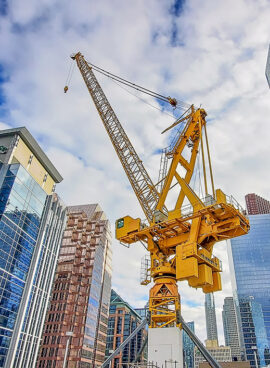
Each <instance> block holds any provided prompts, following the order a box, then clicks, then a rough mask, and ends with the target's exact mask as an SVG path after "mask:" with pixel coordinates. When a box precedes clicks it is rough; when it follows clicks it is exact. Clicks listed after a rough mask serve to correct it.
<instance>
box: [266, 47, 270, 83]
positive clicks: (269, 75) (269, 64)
mask: <svg viewBox="0 0 270 368" xmlns="http://www.w3.org/2000/svg"><path fill="white" fill-rule="evenodd" d="M265 76H266V79H267V82H268V86H269V88H270V45H269V49H268V57H267V61H266V68H265Z"/></svg>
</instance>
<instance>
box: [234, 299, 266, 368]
mask: <svg viewBox="0 0 270 368" xmlns="http://www.w3.org/2000/svg"><path fill="white" fill-rule="evenodd" d="M239 309H240V315H241V321H242V329H243V335H244V343H245V347H246V358H247V359H248V360H249V361H250V364H251V366H252V367H255V368H257V367H265V366H266V365H269V364H270V359H269V345H268V340H267V335H266V330H265V325H264V318H263V313H262V306H261V304H260V303H257V302H256V301H255V299H254V297H252V296H249V297H240V298H239Z"/></svg>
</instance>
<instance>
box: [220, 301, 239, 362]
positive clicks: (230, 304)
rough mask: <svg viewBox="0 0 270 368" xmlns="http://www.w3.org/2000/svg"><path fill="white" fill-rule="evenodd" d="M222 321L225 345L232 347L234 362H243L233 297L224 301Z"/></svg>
mask: <svg viewBox="0 0 270 368" xmlns="http://www.w3.org/2000/svg"><path fill="white" fill-rule="evenodd" d="M222 320H223V330H224V337H225V345H226V346H230V348H231V351H232V360H233V361H236V360H242V354H241V338H240V328H239V325H238V323H239V322H238V319H237V314H236V309H235V305H234V301H233V297H227V298H225V299H224V304H223V311H222Z"/></svg>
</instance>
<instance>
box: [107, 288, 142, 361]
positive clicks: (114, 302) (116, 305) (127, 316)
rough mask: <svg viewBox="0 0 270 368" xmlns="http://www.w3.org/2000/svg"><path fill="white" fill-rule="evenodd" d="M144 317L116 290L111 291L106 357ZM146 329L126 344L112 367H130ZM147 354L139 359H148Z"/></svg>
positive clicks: (140, 345)
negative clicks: (129, 364)
mask: <svg viewBox="0 0 270 368" xmlns="http://www.w3.org/2000/svg"><path fill="white" fill-rule="evenodd" d="M141 321H142V317H141V316H140V315H139V314H137V312H135V310H134V309H133V308H132V307H131V306H130V305H129V304H128V303H127V302H126V301H124V300H123V299H122V298H121V297H120V295H118V294H117V293H116V292H115V291H114V290H112V291H111V304H110V316H109V324H108V335H107V345H106V358H107V357H109V356H110V355H111V353H112V352H113V351H114V350H115V349H116V348H118V346H119V345H120V344H122V342H123V341H124V340H125V339H126V338H127V337H128V336H129V335H130V334H131V332H133V331H134V330H135V329H136V328H137V327H138V326H139V324H140V323H141ZM146 334H147V332H146V329H143V330H141V331H139V332H138V333H137V335H136V336H135V337H134V338H133V339H132V340H131V342H130V343H129V344H127V345H126V346H125V348H124V349H123V351H122V352H120V353H119V354H118V355H117V356H116V357H115V358H114V359H113V360H112V361H111V368H118V364H120V365H119V366H121V367H125V364H126V365H127V367H128V363H132V362H133V361H134V360H135V358H136V356H137V354H138V353H139V350H140V348H141V347H142V344H143V342H144V339H145V338H146ZM146 358H147V357H146V355H145V354H142V356H141V357H140V359H139V361H140V362H141V361H144V360H146Z"/></svg>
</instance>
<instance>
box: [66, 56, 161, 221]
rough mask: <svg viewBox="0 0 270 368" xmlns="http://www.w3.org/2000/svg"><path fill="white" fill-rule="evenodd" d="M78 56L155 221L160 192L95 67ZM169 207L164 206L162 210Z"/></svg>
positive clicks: (130, 176) (136, 189)
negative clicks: (110, 101)
mask: <svg viewBox="0 0 270 368" xmlns="http://www.w3.org/2000/svg"><path fill="white" fill-rule="evenodd" d="M72 58H73V59H75V60H76V62H77V65H78V67H79V70H80V72H81V74H82V76H83V79H84V81H85V84H86V86H87V88H88V91H89V93H90V95H91V97H92V99H93V101H94V103H95V106H96V108H97V111H98V113H99V115H100V117H101V120H102V122H103V124H104V126H105V129H106V130H107V133H108V135H109V137H110V139H111V142H112V144H113V146H114V148H115V151H116V153H117V155H118V157H119V159H120V161H121V163H122V166H123V168H124V170H125V172H126V175H127V177H128V179H129V181H130V184H131V186H132V188H133V190H134V192H135V194H136V196H137V198H138V200H139V202H140V205H141V207H142V210H143V212H144V213H145V216H146V218H147V220H148V222H149V223H152V221H153V217H154V211H155V208H156V205H157V203H158V201H159V195H158V192H157V190H156V188H155V186H154V184H153V182H152V180H151V178H150V177H149V175H148V173H147V171H146V169H145V167H144V165H143V163H142V160H141V159H140V157H139V156H138V154H137V153H136V151H135V149H134V147H133V145H132V144H131V142H130V140H129V138H128V136H127V134H126V132H125V131H124V129H123V127H122V125H121V123H120V121H119V120H118V118H117V116H116V114H115V112H114V111H113V109H112V107H111V105H110V103H109V101H108V99H107V97H106V96H105V94H104V92H103V90H102V88H101V87H100V85H99V83H98V81H97V79H96V77H95V75H94V72H93V70H92V68H91V67H90V66H89V64H88V63H87V62H86V61H85V59H84V57H83V56H82V54H81V53H77V54H76V55H74V56H72ZM162 210H164V211H166V208H165V207H164V206H162V209H161V211H162Z"/></svg>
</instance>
